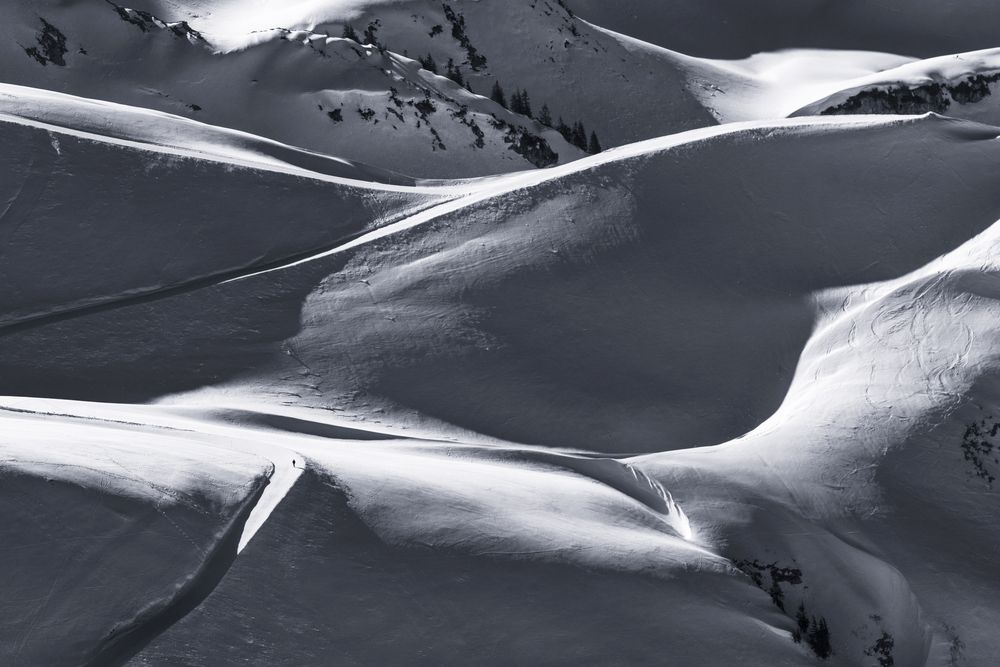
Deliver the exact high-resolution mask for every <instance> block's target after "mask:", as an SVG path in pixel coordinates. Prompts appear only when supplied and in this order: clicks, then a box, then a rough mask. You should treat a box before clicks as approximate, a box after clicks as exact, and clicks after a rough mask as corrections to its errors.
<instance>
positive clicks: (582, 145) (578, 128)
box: [572, 121, 587, 151]
mask: <svg viewBox="0 0 1000 667" xmlns="http://www.w3.org/2000/svg"><path fill="white" fill-rule="evenodd" d="M572 143H573V145H574V146H576V147H577V148H579V149H580V150H581V151H585V150H587V130H586V128H585V127H584V126H583V123H582V122H580V121H576V123H575V124H574V125H573V141H572Z"/></svg>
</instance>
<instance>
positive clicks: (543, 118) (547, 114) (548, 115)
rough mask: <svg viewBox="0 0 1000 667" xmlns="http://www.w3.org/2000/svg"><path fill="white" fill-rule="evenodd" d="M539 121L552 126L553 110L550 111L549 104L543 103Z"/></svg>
mask: <svg viewBox="0 0 1000 667" xmlns="http://www.w3.org/2000/svg"><path fill="white" fill-rule="evenodd" d="M538 122H539V123H541V124H542V125H546V126H548V127H552V112H551V111H549V105H548V104H543V105H542V111H541V113H540V114H539V115H538Z"/></svg>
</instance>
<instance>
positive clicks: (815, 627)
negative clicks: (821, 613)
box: [809, 618, 833, 660]
mask: <svg viewBox="0 0 1000 667" xmlns="http://www.w3.org/2000/svg"><path fill="white" fill-rule="evenodd" d="M809 646H810V647H811V648H812V650H813V653H815V654H816V655H817V656H819V657H820V658H822V659H824V660H826V659H827V658H829V657H830V656H831V655H833V647H832V646H830V629H829V628H828V627H826V619H825V618H820V619H819V623H817V622H816V619H815V618H813V619H812V622H811V623H810V624H809Z"/></svg>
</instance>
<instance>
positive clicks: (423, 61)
mask: <svg viewBox="0 0 1000 667" xmlns="http://www.w3.org/2000/svg"><path fill="white" fill-rule="evenodd" d="M417 60H419V61H420V66H421V67H423V68H424V69H425V70H427V71H428V72H433V73H434V74H437V73H438V66H437V61H435V60H434V56H432V55H431V54H430V53H428V54H427V57H426V58H417Z"/></svg>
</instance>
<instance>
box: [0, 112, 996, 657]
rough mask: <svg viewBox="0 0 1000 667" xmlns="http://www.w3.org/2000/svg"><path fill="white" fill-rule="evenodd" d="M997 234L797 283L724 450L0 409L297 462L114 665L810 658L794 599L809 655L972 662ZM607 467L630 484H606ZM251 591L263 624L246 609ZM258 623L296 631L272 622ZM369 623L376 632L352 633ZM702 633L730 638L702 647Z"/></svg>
mask: <svg viewBox="0 0 1000 667" xmlns="http://www.w3.org/2000/svg"><path fill="white" fill-rule="evenodd" d="M938 122H940V121H938ZM862 127H864V126H862ZM966 139H967V140H968V139H970V137H968V136H966ZM998 244H1000V223H998V224H995V225H991V226H989V227H988V228H987V229H986V230H985V231H984V232H982V233H980V234H978V235H975V236H973V238H972V239H971V240H970V241H968V242H966V243H964V244H961V245H960V247H959V248H957V249H956V250H954V251H950V252H946V253H944V254H943V256H942V257H941V258H939V259H932V260H931V261H929V262H928V263H927V264H926V265H924V266H920V267H918V268H917V269H915V270H914V271H911V272H909V273H907V274H906V275H902V276H900V277H898V278H895V279H890V280H887V281H883V282H877V283H871V284H866V285H855V286H850V287H844V288H836V289H833V290H826V289H820V290H817V291H814V292H812V294H811V296H810V298H811V299H813V300H814V303H815V305H816V306H817V313H818V320H817V324H816V327H815V329H814V331H813V333H812V334H811V335H810V337H809V340H808V341H807V343H806V344H805V346H804V349H803V354H802V357H801V359H800V362H799V366H798V369H797V371H796V376H795V379H794V380H793V382H792V385H791V387H790V389H789V392H788V396H787V398H786V399H785V401H784V403H783V404H782V406H781V407H780V408H779V410H778V411H777V412H776V414H775V415H774V416H773V417H772V418H770V419H769V420H767V422H765V423H764V424H763V425H762V426H761V427H760V428H758V429H755V430H754V431H753V432H751V433H749V434H748V435H747V436H745V437H743V438H740V439H738V440H736V441H733V442H731V443H728V444H725V445H722V446H718V447H711V448H702V449H686V450H683V451H675V452H667V453H657V454H651V455H648V456H643V457H639V458H634V459H628V460H622V461H618V462H615V461H613V460H610V459H599V458H592V457H583V458H580V457H576V456H572V455H566V454H558V453H557V454H551V453H547V452H541V451H538V450H533V449H531V448H525V447H523V446H517V445H511V444H507V445H504V444H500V443H497V444H494V445H493V446H491V447H487V448H484V447H481V446H478V447H477V446H467V445H461V444H455V443H435V442H433V441H426V440H424V441H411V440H404V439H387V438H386V436H384V435H383V436H381V437H382V438H383V439H382V440H371V439H369V437H364V438H362V439H360V440H358V439H355V440H351V439H348V438H349V436H345V435H341V436H333V437H332V438H331V437H317V436H316V435H308V434H307V432H306V431H304V430H300V429H293V430H288V429H284V430H280V429H279V430H275V429H274V428H273V427H271V429H270V430H267V431H264V432H262V431H261V430H260V427H259V426H256V427H254V426H251V424H252V423H253V422H243V423H235V424H233V423H230V424H223V423H220V422H219V421H218V420H216V419H213V418H211V416H210V413H204V412H203V413H202V414H201V415H199V414H198V413H197V412H191V411H187V412H184V411H178V409H177V408H155V407H128V406H105V407H98V406H92V405H89V404H75V403H67V402H60V401H52V402H40V401H37V400H36V399H28V400H19V401H11V400H10V399H7V401H6V402H7V404H8V406H9V407H13V408H16V409H18V410H20V411H21V412H20V413H19V414H20V415H21V416H20V417H19V418H21V419H28V418H29V417H30V418H31V419H32V420H33V421H34V423H35V429H36V432H39V433H48V432H50V431H51V430H52V428H53V424H52V417H46V416H45V415H40V414H34V415H29V414H28V413H27V412H26V411H29V410H36V411H37V410H38V406H39V404H40V403H42V404H46V403H47V405H45V410H46V411H48V412H50V413H60V414H64V415H79V416H80V417H86V418H87V419H88V420H90V421H93V420H95V419H100V418H101V417H102V415H117V416H119V419H120V421H125V422H126V423H124V424H122V423H119V424H114V423H110V424H109V423H105V424H104V425H102V427H101V428H102V430H103V431H105V432H106V431H109V430H111V431H112V432H113V431H114V430H118V431H125V433H124V434H123V435H125V437H130V436H131V434H135V433H136V432H139V433H144V434H145V433H148V432H150V430H151V429H163V428H164V427H170V428H172V429H174V430H178V429H183V431H181V432H183V433H185V434H198V435H197V436H191V435H186V436H185V437H188V438H190V437H197V438H198V440H199V441H202V442H204V443H206V444H210V445H211V446H213V447H220V448H225V449H231V450H233V451H235V452H245V453H246V452H251V451H252V452H255V455H256V456H263V455H264V454H265V453H266V456H268V457H270V458H271V459H272V460H273V461H274V462H275V463H277V462H278V461H279V460H281V459H282V458H283V459H284V464H285V465H287V464H288V460H289V459H292V458H295V459H296V460H297V461H298V464H297V465H300V466H303V467H304V468H305V469H306V472H305V473H303V474H302V475H300V476H299V477H298V478H297V479H296V480H295V481H294V483H293V484H292V486H291V487H290V488H289V489H288V491H287V495H286V496H285V497H284V498H283V499H282V500H281V502H280V503H279V504H277V505H276V506H275V507H274V509H273V512H272V513H271V514H270V515H269V516H268V517H267V520H266V521H265V522H264V524H263V527H262V528H261V529H260V531H259V532H258V533H257V535H256V536H255V537H254V539H253V540H251V541H250V543H249V545H248V546H247V548H246V550H244V551H243V552H242V553H241V554H240V555H239V556H238V557H237V558H236V559H235V560H234V561H233V562H232V564H231V567H230V569H229V570H227V575H226V577H225V578H224V579H223V580H221V581H220V582H219V583H218V585H217V586H216V587H214V588H213V589H212V591H211V593H210V594H209V595H208V597H207V598H206V599H205V601H204V602H203V603H202V604H201V605H199V606H198V608H197V609H196V610H194V611H192V613H191V614H190V615H189V616H187V617H185V618H184V619H183V620H181V621H179V622H178V623H177V624H175V625H173V626H172V627H170V628H169V629H166V630H165V632H164V633H163V634H162V635H160V636H159V637H158V638H156V639H155V640H153V641H152V642H151V643H150V644H149V645H148V646H144V647H141V651H140V652H139V654H138V655H137V657H136V658H135V659H134V660H133V661H132V663H131V664H138V665H145V664H163V663H165V662H169V661H181V662H189V663H193V664H206V663H207V662H218V661H220V660H222V661H226V662H234V663H235V662H239V661H241V660H246V659H253V658H255V657H257V658H259V657H260V656H264V657H265V658H266V659H268V660H270V661H273V662H276V663H279V664H285V663H298V664H314V663H316V662H317V661H322V660H324V659H329V656H330V655H335V656H338V660H342V661H347V662H358V663H362V664H370V663H371V662H377V661H379V660H382V659H390V656H392V655H413V656H414V660H415V661H417V662H420V663H424V662H426V663H428V664H430V663H433V662H436V661H440V660H442V659H447V656H456V655H460V656H464V655H473V654H478V653H480V652H481V651H482V646H483V643H484V642H500V645H501V646H506V645H507V644H508V643H511V645H512V646H515V647H516V648H514V649H512V650H513V651H514V653H513V654H511V653H510V652H508V651H506V650H502V651H501V652H500V653H499V654H497V655H496V656H495V657H493V656H490V655H487V656H486V657H485V658H484V660H485V661H486V662H488V663H490V664H493V663H494V662H496V664H500V663H501V662H504V661H507V662H509V660H510V656H511V655H514V656H516V657H517V659H518V660H521V661H523V662H525V663H530V662H533V661H536V660H540V659H543V658H544V657H545V656H546V655H551V654H550V652H549V651H550V650H551V645H552V644H551V642H552V637H553V636H554V635H556V636H559V637H562V638H564V640H565V641H566V644H567V649H566V651H567V653H565V654H564V657H565V658H566V659H587V657H593V656H599V657H601V658H602V659H607V660H610V661H615V660H626V661H629V660H633V661H638V662H648V658H649V656H650V655H651V653H650V651H654V652H655V653H656V654H657V655H660V654H661V653H662V652H665V653H663V654H664V655H668V656H669V658H668V660H670V661H677V662H678V664H689V663H692V662H693V663H695V664H701V663H704V662H706V661H714V660H719V659H730V658H732V659H736V658H737V657H738V656H739V657H742V658H744V659H753V660H756V661H759V662H761V663H765V662H766V663H767V664H815V658H813V657H811V653H810V648H809V646H808V642H805V641H804V642H800V643H798V644H797V643H796V642H795V641H794V640H793V638H792V634H793V632H794V630H795V627H796V626H795V615H796V610H797V608H798V606H799V604H802V605H803V608H804V609H805V610H806V615H807V616H812V617H814V618H820V619H822V621H823V622H824V624H825V625H826V627H828V628H829V630H830V638H831V639H830V641H831V645H832V649H833V651H834V654H833V656H832V658H831V659H830V660H829V663H828V664H845V665H867V664H871V663H870V660H871V659H878V658H879V657H882V658H892V659H893V660H894V662H895V663H896V664H930V665H948V664H981V663H982V662H988V661H989V659H990V656H992V655H994V654H995V652H996V650H997V647H996V644H995V636H994V634H993V633H991V632H988V627H990V623H991V620H990V619H991V618H992V616H990V612H989V610H990V609H991V608H992V602H991V601H992V599H993V597H994V596H995V591H994V590H993V588H991V586H990V585H989V582H990V581H991V578H990V572H991V568H992V561H991V559H990V557H989V554H990V553H992V551H993V550H994V549H995V548H996V540H997V539H998V538H997V536H998V535H1000V532H998V529H1000V526H998V525H997V520H996V517H995V512H994V511H992V508H993V502H994V494H993V493H992V492H991V490H990V488H989V482H988V480H987V479H986V478H983V477H982V476H980V474H979V473H980V472H982V471H986V473H987V474H989V473H995V472H996V471H997V470H1000V467H996V464H995V463H993V462H992V461H990V460H987V459H983V460H981V461H980V462H979V463H978V464H977V463H976V460H975V458H969V457H967V456H965V455H964V454H965V453H966V452H968V451H970V450H969V449H968V448H966V447H965V442H963V439H964V440H965V441H967V440H968V432H967V431H968V427H969V424H976V423H978V422H979V421H981V420H982V421H984V423H985V420H988V419H992V416H991V415H990V414H989V413H988V407H987V406H990V405H995V404H996V398H997V394H996V387H995V382H993V380H992V378H994V377H995V375H996V371H997V357H996V354H995V352H994V350H995V349H996V344H997V342H998V341H997V333H998V332H997V326H996V322H997V321H998V319H997V314H998V313H997V296H998V293H997V291H996V289H995V285H994V282H995V281H994V280H993V273H994V271H995V270H996V266H995V264H996V261H995V260H996V249H997V247H998ZM914 349H915V350H916V354H915V355H913V354H911V350H914ZM63 419H64V420H65V419H69V421H71V422H73V421H79V417H76V418H72V417H63ZM74 428H77V427H75V426H74ZM37 429H40V430H37ZM985 430H986V431H989V424H987V426H986V428H985ZM963 432H965V435H964V436H963ZM144 437H145V435H144ZM983 437H984V442H986V441H988V442H990V443H992V440H991V437H992V436H989V435H988V433H985V432H984V436H983ZM102 440H105V441H107V442H115V441H116V440H117V436H115V435H107V434H105V435H102ZM255 443H257V444H255ZM265 443H266V444H265ZM101 446H102V447H113V448H115V449H117V446H112V445H110V444H104V445H101ZM981 446H982V445H980V444H978V443H977V448H975V449H973V450H971V451H973V452H975V453H979V454H985V452H983V450H982V449H980V447H981ZM67 455H68V452H67V451H65V450H62V451H60V450H56V452H55V456H56V457H66V456H67ZM244 455H246V454H244ZM614 469H618V470H622V471H629V470H631V471H633V472H632V473H630V474H631V479H632V480H633V481H632V482H629V483H616V482H615V481H614V480H615V476H614V475H613V474H610V471H611V470H614ZM930 471H933V473H932V474H929V472H930ZM186 474H190V473H187V472H185V473H183V474H182V475H181V478H183V476H184V475H186ZM212 474H217V473H212ZM647 475H648V476H647ZM622 479H627V477H625V478H622ZM650 479H652V480H654V481H649V480H650ZM661 485H662V486H661ZM648 488H659V489H661V491H660V492H661V493H669V494H670V496H669V497H670V499H671V502H675V501H676V503H678V504H679V508H678V510H677V511H678V512H683V513H684V516H686V517H687V518H688V520H689V523H688V522H683V523H677V522H675V521H672V520H671V515H670V513H664V512H663V510H662V506H659V505H657V504H656V503H654V502H650V500H649V498H650V496H648V495H646V494H645V493H644V491H643V489H648ZM942 524H946V525H948V526H949V527H948V529H947V530H942V529H941V526H942ZM688 526H689V527H688ZM580 565H583V566H585V568H586V569H581V568H579V566H580ZM942 577H947V578H948V580H949V582H951V584H950V585H949V586H948V587H942V586H940V580H941V579H942ZM498 581H500V582H503V583H504V586H503V587H502V588H503V590H504V591H505V593H504V594H500V595H498V594H497V590H498V589H497V587H496V585H495V584H496V582H498ZM542 582H544V583H542ZM984 583H985V586H984ZM758 588H759V589H760V590H757V589H758ZM511 591H517V592H519V593H520V595H513V596H511V595H509V593H510V592H511ZM334 592H336V594H334ZM429 601H431V602H430V603H429ZM515 601H518V602H515ZM262 606H263V607H266V608H267V609H268V615H267V617H266V620H265V618H264V617H263V616H262V615H261V614H259V613H254V612H253V611H248V610H253V609H258V608H261V607H262ZM472 608H475V609H476V610H478V613H476V614H471V613H469V610H471V609H472ZM568 608H572V609H573V610H574V612H573V614H572V619H573V623H572V624H569V625H566V614H567V609H568ZM419 610H423V611H422V613H420V612H419ZM678 610H683V613H679V611H678ZM737 610H738V611H737ZM782 611H783V612H784V614H781V613H780V612H782ZM619 614H624V618H622V617H620V616H619ZM984 614H986V615H985V616H984ZM664 615H667V616H669V617H670V618H671V619H672V621H671V623H668V624H664V623H663V622H662V617H663V616H664ZM275 619H279V621H278V624H279V625H283V626H287V627H295V628H298V629H299V631H298V632H296V633H292V634H291V635H290V634H289V633H276V632H275V627H276V625H275ZM403 619H410V620H409V621H408V622H403ZM560 619H563V620H560ZM616 619H617V620H616ZM625 619H627V621H626V620H625ZM807 621H808V619H807ZM445 628H447V632H442V629H445ZM531 628H535V630H534V631H532V630H531ZM539 628H543V629H544V631H542V632H539V631H538V629H539ZM597 628H601V629H602V631H601V632H598V631H597ZM371 633H379V635H380V637H382V638H383V641H380V642H377V643H376V644H374V645H373V644H371V643H370V642H359V641H358V640H357V638H358V637H361V636H370V635H371ZM720 634H722V635H724V636H726V637H729V638H731V639H732V641H727V642H725V643H724V644H723V645H722V646H719V645H718V642H717V641H712V638H715V637H718V636H719V635H720ZM428 638H430V639H428ZM626 638H627V641H626ZM646 642H652V643H651V644H647V643H646ZM650 647H652V648H650Z"/></svg>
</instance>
